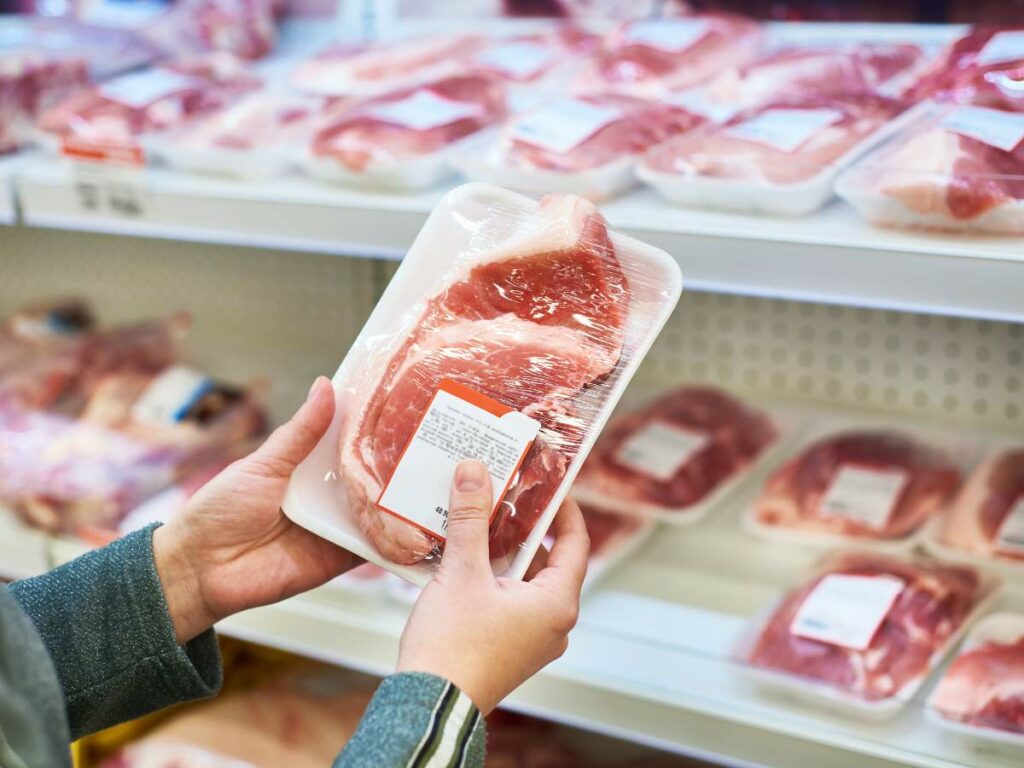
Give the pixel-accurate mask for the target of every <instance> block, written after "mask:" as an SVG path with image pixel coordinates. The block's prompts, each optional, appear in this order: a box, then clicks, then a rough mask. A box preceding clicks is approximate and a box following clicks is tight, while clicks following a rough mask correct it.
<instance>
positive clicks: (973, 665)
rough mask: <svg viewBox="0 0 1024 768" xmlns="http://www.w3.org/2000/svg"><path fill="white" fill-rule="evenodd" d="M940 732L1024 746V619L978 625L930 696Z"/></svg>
mask: <svg viewBox="0 0 1024 768" xmlns="http://www.w3.org/2000/svg"><path fill="white" fill-rule="evenodd" d="M926 712H927V714H928V716H929V719H930V720H931V721H932V722H933V723H934V724H936V725H938V726H939V727H940V728H944V729H946V730H951V731H954V732H956V733H959V734H961V735H964V736H967V737H969V738H970V739H971V740H972V741H975V742H980V743H984V744H987V745H988V746H992V745H993V744H1011V745H1016V746H1018V747H1021V746H1024V615H1021V614H1018V613H994V614H991V615H989V616H986V617H985V618H983V619H982V620H981V621H979V622H978V623H977V624H976V625H975V626H974V628H973V629H971V632H970V634H969V635H968V636H967V639H966V640H965V641H964V644H963V646H962V647H961V649H960V651H959V653H958V654H957V657H956V658H955V659H954V660H953V662H952V663H951V664H950V665H949V667H947V668H946V671H945V673H944V674H943V675H942V679H941V680H940V681H939V684H938V685H937V686H936V687H935V689H934V690H933V691H932V694H931V696H929V697H928V708H927V710H926Z"/></svg>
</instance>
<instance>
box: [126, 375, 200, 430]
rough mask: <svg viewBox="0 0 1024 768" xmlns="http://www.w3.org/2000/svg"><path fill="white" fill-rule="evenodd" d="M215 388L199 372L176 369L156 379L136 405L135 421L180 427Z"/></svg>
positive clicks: (133, 407) (134, 409) (133, 412)
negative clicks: (196, 405) (178, 425)
mask: <svg viewBox="0 0 1024 768" xmlns="http://www.w3.org/2000/svg"><path fill="white" fill-rule="evenodd" d="M212 387H213V382H212V381H211V380H210V379H209V378H208V377H206V376H204V375H203V374H201V373H199V371H196V370H193V369H192V368H189V367H187V366H184V365H175V366H173V367H171V368H168V369H167V370H166V371H164V372H163V373H161V374H160V375H159V376H157V377H156V378H155V379H153V381H152V382H151V383H150V385H149V386H148V387H147V388H146V391H145V392H143V393H142V395H141V396H140V397H139V399H138V400H136V401H135V403H134V405H133V406H132V418H133V419H134V420H135V421H137V422H139V423H141V424H157V425H166V424H179V423H180V422H182V421H184V420H185V417H186V416H187V415H188V413H189V411H191V410H192V408H193V407H194V406H195V404H196V403H197V402H199V400H200V398H202V397H203V396H204V395H205V394H206V393H207V392H209V391H210V389H211V388H212Z"/></svg>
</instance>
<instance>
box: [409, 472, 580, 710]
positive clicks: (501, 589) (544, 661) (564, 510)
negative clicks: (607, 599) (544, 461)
mask: <svg viewBox="0 0 1024 768" xmlns="http://www.w3.org/2000/svg"><path fill="white" fill-rule="evenodd" d="M491 509H492V490H491V480H490V475H489V474H488V472H487V469H486V467H485V466H484V465H483V464H481V463H480V462H478V461H464V462H462V463H461V464H460V465H459V467H458V469H457V470H456V473H455V482H454V484H453V486H452V493H451V503H450V504H449V507H448V539H447V541H446V542H445V548H444V555H443V556H442V558H441V565H440V566H439V567H438V569H437V573H435V574H434V578H433V579H431V581H430V583H429V584H427V586H426V587H425V588H424V590H423V592H422V594H421V595H420V597H419V599H418V600H417V601H416V606H415V607H414V608H413V611H412V614H411V615H410V616H409V621H408V622H407V623H406V625H405V631H404V632H403V633H402V641H401V645H400V647H399V652H398V671H399V672H429V673H431V674H434V675H437V676H439V677H443V678H444V679H446V680H449V681H450V682H452V683H454V684H455V685H456V686H457V687H458V688H459V689H460V690H462V691H463V692H464V693H466V695H468V696H469V697H470V698H471V699H472V700H473V703H475V704H476V706H477V707H478V708H479V709H480V711H481V712H482V713H483V714H485V715H486V714H487V713H488V712H490V711H491V710H492V709H494V708H495V707H496V706H497V705H498V703H499V702H500V701H501V700H502V699H503V698H505V696H507V695H508V694H509V693H511V692H512V691H513V690H515V689H516V688H518V687H519V685H520V684H521V683H523V682H525V681H526V680H527V679H528V678H530V677H532V676H533V675H534V674H536V673H537V672H539V671H540V670H541V669H542V668H544V667H545V666H547V665H548V664H549V663H550V662H552V661H554V660H555V659H557V658H558V657H560V656H561V655H562V654H563V653H565V649H566V648H567V647H568V645H569V640H568V635H569V631H570V630H571V629H572V628H573V626H575V624H576V617H577V615H578V613H579V601H580V590H581V588H582V587H583V577H584V576H585V575H586V570H587V556H588V554H589V551H590V540H589V538H588V536H587V529H586V526H585V525H584V522H583V515H582V513H581V512H580V509H579V507H578V506H576V503H575V502H574V501H572V500H571V499H567V500H566V501H565V503H563V504H562V507H561V509H559V511H558V515H557V517H556V518H555V522H554V529H553V530H554V534H555V543H554V545H553V546H552V547H551V552H550V554H549V555H548V558H547V562H546V564H544V565H543V566H541V567H540V569H539V570H538V571H537V573H536V574H535V575H533V577H532V578H530V579H529V580H528V581H518V580H515V579H508V578H504V577H500V576H498V577H496V576H495V575H494V573H493V571H492V570H491V563H490V560H489V558H488V547H487V539H488V527H489V526H488V519H489V517H490V513H491Z"/></svg>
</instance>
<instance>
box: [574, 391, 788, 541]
mask: <svg viewBox="0 0 1024 768" xmlns="http://www.w3.org/2000/svg"><path fill="white" fill-rule="evenodd" d="M779 437H780V435H779V427H778V426H777V424H776V422H775V420H774V419H773V418H771V417H770V416H768V414H766V413H764V412H762V411H760V410H758V409H756V408H754V407H751V406H748V405H747V404H746V403H744V402H742V401H741V400H740V399H738V398H736V397H734V396H733V395H730V394H729V393H728V392H725V391H723V390H720V389H715V388H713V387H705V386H684V387H680V388H678V389H674V390H671V391H669V392H666V393H664V394H662V395H661V396H659V397H657V398H655V399H654V400H652V401H651V402H649V403H648V404H647V405H646V406H644V407H643V408H641V409H639V410H636V411H632V412H630V413H626V414H623V415H622V416H621V417H618V418H615V419H613V420H612V422H611V423H610V424H609V425H608V427H607V428H605V430H604V432H603V433H602V434H601V437H600V438H598V441H597V443H596V444H595V446H594V449H593V450H592V451H591V453H590V456H588V457H587V461H586V462H585V463H584V465H583V468H582V469H581V470H580V474H579V477H578V478H577V480H576V485H575V486H573V493H574V494H575V496H576V498H577V499H579V500H581V501H583V502H585V503H586V504H588V505H590V506H593V507H595V508H597V509H603V510H607V511H610V512H616V513H619V514H623V515H642V516H647V517H654V518H657V519H659V520H663V521H665V522H670V523H676V524H683V525H688V524H693V523H696V522H698V521H699V520H701V519H703V517H704V516H705V515H706V514H707V512H708V511H709V510H710V508H711V507H712V506H713V505H714V503H715V502H716V501H717V500H718V499H720V498H722V497H723V496H724V495H725V494H726V493H728V492H729V490H730V489H732V488H734V487H735V485H736V482H737V481H739V480H740V479H741V477H742V476H743V475H744V473H745V472H746V471H747V470H749V469H750V468H752V467H753V466H754V465H755V463H757V462H758V461H759V460H761V459H762V458H763V457H764V456H766V455H767V453H768V450H769V448H770V447H772V446H773V445H775V444H776V442H777V441H778V439H779Z"/></svg>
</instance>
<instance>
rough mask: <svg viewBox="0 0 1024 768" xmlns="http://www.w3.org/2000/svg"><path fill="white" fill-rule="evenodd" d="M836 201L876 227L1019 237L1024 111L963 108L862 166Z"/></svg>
mask: <svg viewBox="0 0 1024 768" xmlns="http://www.w3.org/2000/svg"><path fill="white" fill-rule="evenodd" d="M837 189H838V191H839V193H840V194H841V195H842V196H843V197H844V198H846V199H847V200H848V201H850V202H851V203H852V204H853V205H855V206H856V207H858V208H860V209H861V210H862V211H863V212H864V213H865V215H866V216H867V217H868V218H870V219H872V220H874V221H877V222H879V223H882V224H895V225H903V226H919V227H927V228H935V229H954V230H959V229H974V228H977V229H981V230H991V231H996V232H1001V233H1004V234H1022V233H1024V211H1022V210H1021V207H1022V204H1024V111H1016V110H1012V109H1007V108H1004V107H994V106H975V105H964V106H958V107H953V108H951V109H950V110H948V111H943V112H941V113H940V114H938V115H936V116H935V117H933V118H931V119H929V120H928V121H926V122H924V123H922V124H920V125H917V126H914V127H913V128H911V129H910V130H908V131H907V132H906V134H905V135H904V136H902V137H901V138H898V139H897V140H896V141H895V143H893V144H892V145H891V146H886V147H883V148H881V149H879V150H878V151H876V152H874V153H872V154H871V155H869V156H867V157H865V158H863V159H862V160H861V161H860V162H858V164H857V165H856V166H855V167H853V168H851V169H850V170H849V171H848V172H847V174H846V175H845V176H844V177H843V178H842V179H841V180H840V182H839V185H838V187H837Z"/></svg>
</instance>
